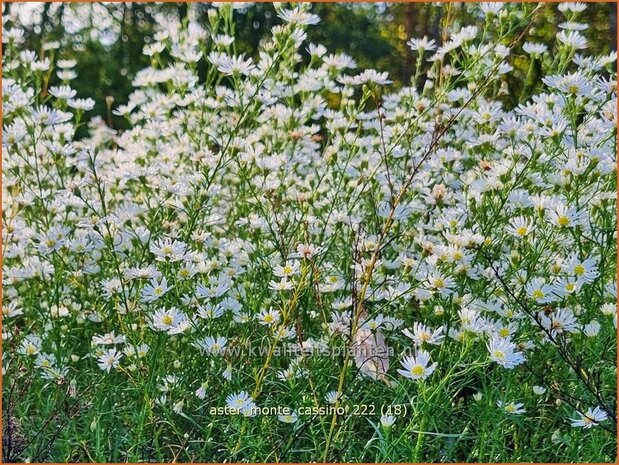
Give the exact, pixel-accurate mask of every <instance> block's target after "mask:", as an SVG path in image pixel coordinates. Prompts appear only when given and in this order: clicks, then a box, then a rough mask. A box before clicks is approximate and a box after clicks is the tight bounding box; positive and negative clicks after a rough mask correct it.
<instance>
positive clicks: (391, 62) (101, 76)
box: [3, 2, 617, 127]
mask: <svg viewBox="0 0 619 465" xmlns="http://www.w3.org/2000/svg"><path fill="white" fill-rule="evenodd" d="M191 8H192V10H193V11H192V13H191V14H192V15H197V18H198V19H199V20H200V21H201V22H202V21H203V22H202V24H207V18H206V16H207V10H208V9H209V8H210V4H209V3H194V4H193V5H192V7H191ZM312 11H313V12H314V13H316V14H318V15H319V16H320V17H321V22H320V23H319V25H318V26H313V27H309V28H308V31H307V32H308V41H311V42H314V43H320V44H323V45H325V46H326V47H327V49H328V50H329V52H343V53H347V54H349V55H351V56H352V57H353V58H354V59H355V61H356V62H357V65H358V67H359V68H361V69H364V68H374V69H377V70H379V71H388V72H389V75H390V77H391V79H392V80H393V81H394V85H395V86H401V85H403V84H408V83H410V77H411V75H412V73H413V72H414V55H413V54H412V53H411V51H410V50H409V48H408V46H407V45H406V41H407V40H408V39H409V38H411V37H422V36H424V35H427V36H428V37H430V38H433V39H435V40H437V42H439V43H440V42H441V31H442V30H443V29H444V28H443V27H442V25H443V24H445V22H446V20H447V21H449V23H450V24H451V25H457V24H476V23H479V24H481V23H482V22H483V18H481V17H480V16H479V8H475V7H474V5H471V4H467V3H314V4H313V5H312ZM3 13H4V14H5V15H6V14H9V15H10V16H11V17H12V19H11V20H10V21H13V22H15V21H17V22H18V23H20V24H21V25H22V26H23V27H24V28H25V32H26V34H25V39H26V41H27V43H28V45H29V46H30V47H31V48H32V49H33V50H42V45H43V44H44V43H45V42H49V41H58V42H60V43H61V49H60V53H61V56H62V57H63V58H78V65H77V68H76V71H77V73H78V76H79V78H78V79H76V80H74V81H72V86H73V87H74V88H75V89H76V90H77V91H78V93H79V94H78V95H80V96H81V97H92V98H94V99H95V101H96V107H95V109H94V110H93V112H92V113H93V114H98V115H101V116H102V117H103V118H105V119H106V120H107V119H108V118H109V117H110V115H109V111H108V106H107V104H106V97H108V96H112V97H114V101H115V104H114V107H115V106H117V105H118V104H121V103H125V102H127V98H128V95H129V94H130V93H131V92H132V90H133V87H132V84H131V81H132V78H133V76H134V75H135V73H136V72H137V71H138V70H140V69H141V68H144V67H146V66H148V65H149V64H150V58H149V57H146V56H144V55H142V48H143V45H144V44H145V43H149V42H151V41H152V38H153V33H154V30H155V24H156V18H157V16H158V15H162V14H165V15H176V16H177V17H179V18H180V19H183V18H185V17H187V15H188V14H189V7H188V5H187V4H186V3H138V2H126V3H29V4H6V3H4V4H3ZM235 17H236V27H237V34H236V36H237V44H236V46H237V50H239V51H240V52H245V53H247V54H248V55H250V56H255V55H256V50H257V45H258V44H259V42H260V40H261V38H262V37H264V36H265V35H267V34H268V32H269V29H270V28H271V27H272V26H273V25H275V24H278V23H281V20H280V19H278V18H277V15H276V12H275V9H274V7H273V4H272V3H256V4H254V5H252V6H249V7H247V8H242V9H240V10H238V12H237V14H236V15H235ZM580 18H581V21H582V22H585V23H587V24H589V29H588V30H587V31H584V33H585V35H586V37H587V38H588V41H589V53H594V54H605V53H609V52H610V51H612V50H616V34H617V32H616V24H617V10H616V4H615V3H589V4H588V8H587V10H586V11H585V12H584V13H583V14H582V15H581V16H580ZM563 21H565V18H564V17H563V15H562V14H561V13H560V12H559V10H558V9H557V4H550V3H548V4H544V5H543V7H542V10H541V11H540V13H539V14H538V15H537V23H536V24H534V25H533V28H532V29H531V31H530V33H529V35H528V36H527V38H526V40H527V41H532V42H542V43H546V44H551V43H553V42H554V41H555V38H554V36H555V34H556V33H557V31H558V30H559V28H558V25H559V24H560V23H561V22H563ZM203 61H204V60H203ZM528 63H529V62H528V56H527V55H526V54H524V53H523V52H522V51H521V50H516V56H515V58H514V60H513V65H514V67H515V72H514V73H512V77H511V79H513V80H515V81H518V80H519V79H524V76H525V75H526V70H527V68H528ZM51 84H53V82H52V83H51ZM510 85H513V86H514V87H516V88H517V87H518V86H519V83H518V82H513V83H510ZM108 102H109V100H108ZM113 123H114V126H116V127H119V126H124V125H126V122H125V121H124V120H123V119H120V118H113Z"/></svg>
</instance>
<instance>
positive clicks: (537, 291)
mask: <svg viewBox="0 0 619 465" xmlns="http://www.w3.org/2000/svg"><path fill="white" fill-rule="evenodd" d="M533 297H535V298H536V299H543V298H544V293H543V292H542V291H541V289H535V290H534V291H533Z"/></svg>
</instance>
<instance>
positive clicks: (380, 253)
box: [2, 3, 617, 462]
mask: <svg viewBox="0 0 619 465" xmlns="http://www.w3.org/2000/svg"><path fill="white" fill-rule="evenodd" d="M585 7H586V5H584V4H579V3H577V4H560V5H558V6H557V8H558V14H562V15H564V16H565V22H564V23H563V24H562V25H561V27H562V30H561V32H560V33H559V34H557V37H556V41H555V42H554V43H548V44H539V43H531V42H528V41H527V25H528V23H529V22H530V20H531V17H532V16H533V15H535V14H536V5H535V4H510V5H502V4H482V5H480V6H479V7H478V8H479V13H480V14H479V17H480V21H479V23H478V24H477V25H462V26H459V27H450V28H448V29H446V30H445V31H443V32H444V34H443V35H444V40H443V41H442V42H441V43H436V41H434V40H430V39H428V38H426V37H424V38H419V39H418V38H414V39H411V40H410V41H409V42H408V45H409V46H410V48H411V54H412V56H413V57H414V58H413V59H414V60H415V61H416V63H417V66H416V72H415V75H414V76H413V78H412V82H411V85H410V86H407V87H403V88H400V89H391V86H390V84H391V82H390V80H389V76H388V75H387V74H386V73H381V72H379V71H375V70H372V69H369V70H359V69H357V68H356V66H355V63H354V61H353V59H352V58H351V57H349V56H347V55H346V54H343V53H332V52H331V51H329V50H326V49H325V47H323V46H321V45H319V44H311V43H307V42H306V41H305V37H306V34H305V30H306V28H308V27H320V24H319V18H318V17H317V16H316V15H314V14H312V13H311V11H309V9H308V8H309V5H308V4H303V5H300V6H292V7H287V6H283V5H281V6H279V7H278V11H279V25H277V26H275V27H274V28H273V29H272V34H271V36H270V37H268V38H267V39H265V40H264V41H263V43H262V44H261V46H260V48H259V50H257V51H256V53H255V54H254V55H252V56H249V55H243V54H239V53H237V52H236V51H235V50H236V49H235V43H234V22H233V21H232V17H233V15H234V14H235V12H234V11H233V7H232V6H231V5H225V6H224V5H214V7H213V9H212V10H211V11H210V14H209V21H210V22H209V24H199V23H198V22H196V21H194V20H193V19H192V17H191V8H190V16H189V21H185V22H182V23H181V22H179V21H178V20H177V19H176V18H174V17H172V16H170V17H165V16H161V18H160V24H159V27H158V29H159V32H158V33H157V34H156V36H155V37H154V40H153V41H152V42H151V43H149V44H146V45H145V47H144V53H145V54H146V55H147V56H149V57H150V58H151V66H150V67H148V68H146V69H144V70H142V71H141V72H140V73H139V74H138V75H137V76H136V77H135V79H134V82H133V86H134V87H135V92H134V93H133V94H132V95H131V97H130V99H129V101H128V102H111V101H110V102H109V105H110V107H111V109H112V111H113V113H114V114H116V115H122V116H124V117H126V118H127V120H128V121H129V122H130V124H131V129H129V130H126V131H115V130H113V128H110V127H109V126H108V125H106V124H105V123H104V122H103V121H102V120H101V119H97V118H93V119H91V120H88V118H86V116H85V115H88V114H89V113H88V111H89V110H91V109H92V108H93V105H94V102H93V101H92V100H91V99H89V98H88V96H82V95H79V96H78V95H77V93H76V91H75V90H73V89H72V87H71V83H72V82H74V81H75V80H79V79H80V77H79V76H77V75H76V73H75V72H74V71H73V70H72V68H74V66H75V59H77V60H79V55H78V56H77V57H75V59H74V58H67V57H68V54H66V53H64V50H63V47H62V46H61V44H60V43H57V42H51V43H50V42H48V43H45V44H44V45H43V46H42V48H41V50H36V51H35V50H27V49H24V48H23V46H22V45H21V43H22V41H21V37H22V34H23V30H22V29H21V28H20V25H19V21H18V20H17V19H16V18H15V17H9V16H8V15H5V16H3V26H4V28H3V45H4V51H3V54H4V55H3V81H2V90H3V93H2V94H3V102H2V103H3V139H2V143H3V183H2V188H3V191H2V195H3V205H4V208H3V236H2V239H3V319H2V322H3V326H2V328H3V375H4V377H3V405H4V408H3V413H4V415H5V416H4V419H3V420H4V421H3V423H4V439H3V443H4V447H3V449H4V452H5V455H6V454H7V453H8V454H13V455H9V456H8V457H9V458H11V459H13V460H25V459H29V460H32V461H37V460H38V461H41V460H53V461H80V460H81V461H124V460H129V461H138V460H157V461H169V460H173V459H176V460H180V461H211V460H215V461H216V460H219V461H221V460H224V459H230V460H232V461H239V460H251V461H275V460H282V461H296V460H301V461H310V460H318V461H328V460H339V461H426V462H427V461H504V462H505V461H519V460H524V461H548V462H551V461H598V462H599V461H607V460H614V458H615V453H616V450H615V449H616V322H617V316H616V298H617V285H616V271H617V263H616V243H617V242H616V220H617V218H616V123H617V121H616V115H617V105H616V72H615V62H616V53H613V54H611V55H608V56H589V55H588V54H587V50H586V49H587V40H586V36H587V33H588V30H587V25H585V24H581V23H579V22H578V15H579V12H580V11H582V10H583V9H584V8H585ZM514 57H518V58H519V59H526V60H529V62H530V69H531V70H533V69H534V67H539V69H541V70H542V71H543V78H542V79H541V81H537V80H530V79H527V81H526V83H525V85H524V86H523V89H521V93H522V96H521V98H520V103H519V104H518V105H517V106H516V107H510V106H509V105H507V104H506V103H505V102H506V100H505V98H504V97H505V96H506V95H508V94H509V93H510V92H512V90H511V89H510V88H509V86H508V85H507V81H506V79H505V77H506V76H509V75H510V73H512V72H513V69H512V65H511V64H510V63H511V62H512V60H513V59H514ZM199 63H206V64H207V66H206V69H207V72H206V73H205V74H204V75H203V74H202V73H201V72H198V64H199ZM78 134H79V137H78ZM224 407H225V409H224ZM267 408H272V409H273V411H272V412H276V413H272V412H270V411H269V412H266V413H265V409H267ZM7 440H8V441H9V443H8V447H9V450H8V452H7Z"/></svg>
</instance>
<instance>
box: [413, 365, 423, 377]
mask: <svg viewBox="0 0 619 465" xmlns="http://www.w3.org/2000/svg"><path fill="white" fill-rule="evenodd" d="M423 372H424V369H423V367H422V366H421V365H415V366H414V367H412V368H411V373H412V374H414V375H415V376H421V375H423Z"/></svg>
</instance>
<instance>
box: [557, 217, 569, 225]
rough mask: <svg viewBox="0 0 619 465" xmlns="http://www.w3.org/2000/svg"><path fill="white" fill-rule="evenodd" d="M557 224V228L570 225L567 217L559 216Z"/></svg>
mask: <svg viewBox="0 0 619 465" xmlns="http://www.w3.org/2000/svg"><path fill="white" fill-rule="evenodd" d="M557 223H559V226H562V227H565V226H567V225H569V224H570V219H569V218H568V217H567V216H560V217H559V218H557Z"/></svg>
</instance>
